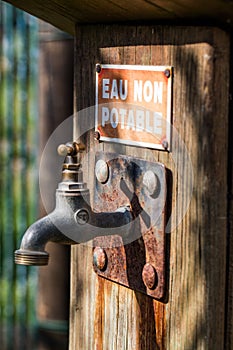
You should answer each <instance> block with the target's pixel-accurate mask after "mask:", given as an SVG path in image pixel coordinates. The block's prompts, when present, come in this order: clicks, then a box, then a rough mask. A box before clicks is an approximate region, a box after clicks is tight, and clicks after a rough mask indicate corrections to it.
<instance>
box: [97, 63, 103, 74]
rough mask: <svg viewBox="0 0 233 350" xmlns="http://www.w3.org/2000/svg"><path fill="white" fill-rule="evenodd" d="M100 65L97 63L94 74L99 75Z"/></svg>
mask: <svg viewBox="0 0 233 350" xmlns="http://www.w3.org/2000/svg"><path fill="white" fill-rule="evenodd" d="M101 69H102V68H101V65H100V64H99V63H97V65H96V73H100V72H101Z"/></svg>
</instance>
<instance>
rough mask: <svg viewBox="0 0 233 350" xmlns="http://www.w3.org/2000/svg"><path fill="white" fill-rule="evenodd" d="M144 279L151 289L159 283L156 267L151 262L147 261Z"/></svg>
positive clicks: (143, 274)
mask: <svg viewBox="0 0 233 350" xmlns="http://www.w3.org/2000/svg"><path fill="white" fill-rule="evenodd" d="M142 279H143V282H144V284H145V286H146V287H147V288H149V289H155V288H156V286H157V285H158V275H157V272H156V270H155V268H154V267H153V266H152V265H151V264H149V263H147V264H146V265H144V267H143V271H142Z"/></svg>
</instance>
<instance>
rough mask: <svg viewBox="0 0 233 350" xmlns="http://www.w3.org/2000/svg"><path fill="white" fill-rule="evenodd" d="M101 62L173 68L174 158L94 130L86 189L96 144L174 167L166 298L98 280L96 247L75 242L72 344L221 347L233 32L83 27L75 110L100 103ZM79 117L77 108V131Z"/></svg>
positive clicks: (139, 348)
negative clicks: (99, 136)
mask: <svg viewBox="0 0 233 350" xmlns="http://www.w3.org/2000/svg"><path fill="white" fill-rule="evenodd" d="M97 62H101V63H121V64H126V63H127V64H150V65H171V66H173V67H174V89H173V124H174V127H175V128H176V130H177V132H178V135H179V136H180V139H179V138H176V137H175V134H174V140H173V143H174V144H173V151H172V152H171V153H170V154H168V153H166V152H159V151H152V150H149V149H140V150H139V149H137V148H135V147H130V146H127V147H126V146H119V145H117V146H116V145H114V144H112V145H110V144H103V143H100V144H98V142H94V141H93V133H92V132H90V133H87V134H86V136H85V138H84V141H85V142H86V145H87V149H88V152H89V151H90V150H91V152H89V154H88V164H85V179H87V182H88V185H89V187H90V188H92V186H93V176H94V170H92V169H94V158H93V157H94V153H95V151H96V150H97V149H105V150H115V151H117V152H119V153H122V154H129V155H137V156H138V157H141V158H144V159H148V160H154V161H157V160H159V161H161V162H163V163H164V164H165V165H166V167H167V168H168V169H170V171H171V173H172V187H170V191H171V203H172V208H171V211H172V220H171V232H170V231H169V230H167V231H168V232H167V247H168V257H169V259H168V271H167V272H168V280H169V283H168V302H167V303H166V304H163V303H160V302H157V301H153V300H152V299H151V298H150V297H147V296H145V295H141V294H140V293H135V292H133V291H131V290H129V289H127V288H124V287H121V286H119V285H117V284H114V283H111V282H109V281H107V280H104V279H101V278H99V277H97V276H96V275H95V274H94V273H93V271H92V249H91V247H90V246H88V245H80V246H77V247H74V248H73V250H72V291H71V318H70V325H71V327H70V350H71V349H80V350H86V349H90V350H92V349H93V350H94V349H101V350H102V349H103V350H107V349H111V350H123V349H124V350H126V349H134V350H145V349H146V350H150V349H151V350H152V349H153V350H154V349H169V350H173V349H174V350H175V349H177V350H181V349H184V350H187V349H193V350H196V349H198V350H199V349H206V350H207V349H211V350H212V349H216V350H219V349H224V325H225V301H226V300H225V284H226V252H227V200H226V198H227V197H226V194H227V128H228V88H229V86H228V85H229V84H228V82H229V38H228V36H227V35H226V33H224V32H223V31H221V30H219V29H216V28H207V27H205V28H204V27H168V26H165V27H162V26H152V25H150V26H134V25H129V26H121V25H88V26H77V29H76V66H75V69H76V83H75V88H76V108H77V110H81V109H83V108H86V107H88V106H92V105H94V103H95V99H94V92H95V63H97ZM87 115H88V114H87ZM92 117H93V116H91V114H89V117H87V118H89V119H88V120H89V122H90V124H91V120H90V119H91V118H92ZM82 123H83V121H82V115H81V114H79V117H77V118H76V121H75V135H76V136H77V135H79V129H80V128H81V127H82V125H83V124H82ZM182 140H183V142H184V144H185V146H186V149H187V154H188V156H187V154H186V153H185V150H184V147H183V146H182ZM189 157H190V160H191V163H192V171H193V177H192V178H191V177H190V171H189V170H188V169H187V168H188V161H189ZM192 181H193V190H192ZM191 190H192V191H191ZM190 191H191V193H192V196H191V202H190V204H189V199H190V198H189V196H190ZM188 204H189V206H188ZM186 206H188V209H187V213H186V215H185V216H184V217H183V216H182V215H181V213H182V211H183V212H184V211H185V208H186ZM183 214H184V213H183ZM180 215H181V217H180ZM181 219H182V220H181Z"/></svg>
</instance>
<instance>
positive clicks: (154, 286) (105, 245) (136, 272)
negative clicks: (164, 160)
mask: <svg viewBox="0 0 233 350" xmlns="http://www.w3.org/2000/svg"><path fill="white" fill-rule="evenodd" d="M101 165H102V166H101ZM101 171H102V172H101ZM95 173H96V186H95V193H94V209H95V210H96V211H99V212H106V211H114V210H118V209H119V207H121V206H125V205H130V207H131V210H132V212H133V216H134V220H133V223H132V224H131V227H130V230H129V231H127V230H126V234H125V235H124V234H123V235H117V234H114V235H110V236H103V237H98V238H96V239H94V241H93V244H94V247H93V267H94V270H95V272H96V273H97V274H98V275H99V276H102V277H105V278H107V279H109V280H111V281H113V282H117V283H119V284H121V285H124V286H126V287H129V288H131V289H133V290H135V291H139V292H142V293H145V294H148V295H150V296H152V297H153V298H155V299H160V300H161V299H163V298H164V297H165V292H166V278H165V277H166V269H165V265H166V250H165V224H166V198H167V184H166V169H165V167H164V165H163V164H161V163H152V162H147V161H145V160H142V159H138V158H133V157H128V156H121V155H116V154H112V153H103V152H101V153H97V154H96V169H95ZM102 179H104V181H102ZM109 229H110V230H111V228H109ZM108 234H109V233H108Z"/></svg>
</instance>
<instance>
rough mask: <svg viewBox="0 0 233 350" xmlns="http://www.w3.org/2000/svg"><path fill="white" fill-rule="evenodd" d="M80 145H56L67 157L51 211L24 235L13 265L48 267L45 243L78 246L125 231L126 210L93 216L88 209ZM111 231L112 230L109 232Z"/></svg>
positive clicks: (129, 221) (126, 221) (88, 197)
mask: <svg viewBox="0 0 233 350" xmlns="http://www.w3.org/2000/svg"><path fill="white" fill-rule="evenodd" d="M81 151H83V146H82V145H81V146H77V144H76V143H71V144H70V143H69V144H66V145H62V146H59V148H58V152H59V153H60V154H62V155H64V154H65V152H66V157H65V160H64V163H63V167H62V181H61V182H60V183H59V184H58V188H57V190H56V207H55V209H54V211H53V212H52V213H50V214H48V215H47V216H45V217H44V218H42V219H40V220H38V221H37V222H35V223H34V224H32V225H31V226H30V227H29V228H28V230H27V231H26V232H25V234H24V236H23V239H22V242H21V246H20V249H19V250H16V251H15V263H16V264H21V265H47V264H48V260H49V254H48V253H47V252H46V251H45V245H46V243H47V242H49V241H52V242H57V243H60V244H69V245H71V244H78V243H82V242H87V241H89V240H91V239H93V238H95V237H97V236H104V235H107V234H108V235H109V234H114V233H111V232H113V231H114V230H116V231H117V233H119V234H121V227H122V226H123V227H124V230H122V233H123V232H124V233H125V232H126V231H127V229H126V228H125V227H126V226H127V227H128V228H129V226H130V223H131V221H132V219H133V218H132V214H131V212H130V210H129V207H124V208H121V209H120V210H117V211H116V212H106V213H96V212H94V211H93V210H92V208H91V206H90V192H89V189H88V188H87V185H86V183H84V182H83V173H82V170H81V163H80V161H79V157H78V153H79V152H81ZM111 229H113V231H112V230H111Z"/></svg>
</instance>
